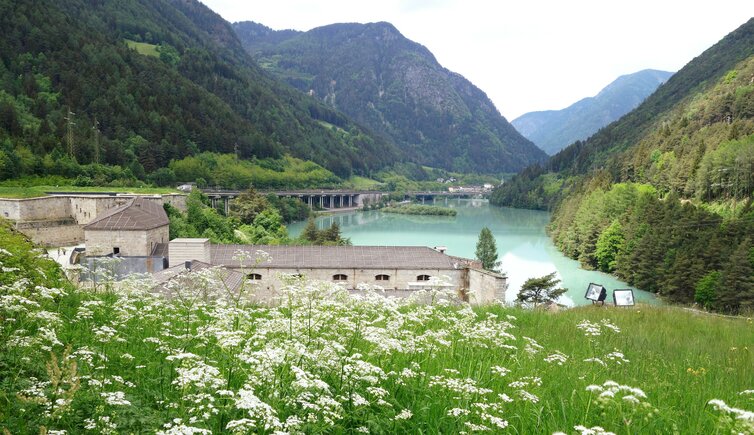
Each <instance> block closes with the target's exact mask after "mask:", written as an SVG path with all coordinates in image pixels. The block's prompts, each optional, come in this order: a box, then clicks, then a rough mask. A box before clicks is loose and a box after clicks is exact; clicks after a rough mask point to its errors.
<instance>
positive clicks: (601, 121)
mask: <svg viewBox="0 0 754 435" xmlns="http://www.w3.org/2000/svg"><path fill="white" fill-rule="evenodd" d="M672 75H673V73H671V72H667V71H658V70H652V69H645V70H642V71H639V72H636V73H633V74H627V75H623V76H620V77H618V78H617V79H616V80H615V81H614V82H612V83H610V84H609V85H607V86H606V87H605V88H604V89H602V90H601V91H600V92H599V93H598V94H597V95H596V96H594V97H588V98H584V99H582V100H579V101H577V102H576V103H573V104H572V105H570V106H568V107H566V108H565V109H562V110H544V111H539V112H529V113H526V114H524V115H521V116H519V117H518V118H516V119H514V120H513V121H511V124H513V126H514V127H516V130H518V131H519V132H520V133H521V134H522V135H524V137H526V138H527V139H529V140H531V141H532V142H534V143H535V144H536V145H537V146H538V147H540V148H541V149H542V150H544V151H545V152H546V153H547V154H550V155H552V154H555V153H557V152H558V151H560V150H562V149H563V148H565V147H566V146H568V145H570V144H572V143H574V142H576V141H577V140H584V139H586V138H588V137H589V136H591V135H592V134H594V133H595V132H596V131H597V130H599V129H600V128H602V127H604V126H606V125H608V124H610V123H611V122H613V121H615V120H617V119H618V118H620V117H621V116H623V115H625V114H626V113H628V112H630V111H631V110H633V109H634V108H636V106H638V105H639V104H640V103H641V102H642V101H644V99H645V98H647V97H648V96H649V95H650V94H652V92H654V91H655V90H656V89H657V87H658V86H660V85H662V84H663V83H665V82H666V81H667V80H668V78H670V76H672Z"/></svg>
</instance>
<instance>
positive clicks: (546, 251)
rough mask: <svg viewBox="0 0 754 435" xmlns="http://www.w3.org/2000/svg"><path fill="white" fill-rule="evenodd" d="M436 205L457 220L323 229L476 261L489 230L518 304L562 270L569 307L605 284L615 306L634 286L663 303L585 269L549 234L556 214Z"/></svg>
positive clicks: (367, 218) (347, 218)
mask: <svg viewBox="0 0 754 435" xmlns="http://www.w3.org/2000/svg"><path fill="white" fill-rule="evenodd" d="M435 204H436V205H440V206H444V207H451V208H453V209H455V210H457V212H458V215H457V216H455V217H443V216H410V215H400V214H392V213H382V212H380V211H368V212H360V211H359V212H350V213H343V214H332V215H326V216H320V217H318V218H317V221H316V222H317V226H318V228H320V229H321V228H325V227H329V226H330V225H331V224H332V223H333V222H334V221H337V222H338V224H339V225H340V227H341V230H342V233H343V235H344V236H345V237H349V238H350V239H351V242H352V243H353V244H354V245H381V246H385V245H396V246H430V247H434V246H445V247H447V248H448V250H447V253H448V254H449V255H455V256H458V257H466V258H474V257H475V254H474V251H475V250H476V243H477V240H478V238H479V232H480V231H481V229H482V228H483V227H485V226H486V227H489V228H490V230H492V234H493V235H494V236H495V241H496V242H497V249H498V259H499V260H501V261H502V266H501V268H502V270H503V272H505V273H506V274H507V275H508V283H509V284H508V292H507V293H506V300H508V301H513V300H515V298H516V294H518V291H519V290H520V289H521V285H522V284H523V283H524V281H526V279H528V278H532V277H539V276H542V275H546V274H548V273H551V272H557V277H558V278H559V279H560V280H561V284H560V285H561V286H562V287H565V288H567V289H568V293H566V294H565V295H564V296H563V298H562V299H561V301H560V302H561V303H564V304H566V305H571V306H572V305H584V304H589V303H591V302H590V301H588V300H586V299H584V293H585V292H586V288H587V286H589V283H597V284H602V285H603V286H605V288H607V290H608V299H607V302H612V290H614V289H624V288H632V289H633V290H634V296H635V298H636V300H637V302H645V303H658V301H657V299H656V298H655V296H654V295H653V294H651V293H648V292H644V291H641V290H638V289H636V288H634V287H630V286H628V285H627V284H626V283H624V282H622V281H620V280H618V279H616V278H614V277H612V276H610V275H608V274H605V273H601V272H596V271H589V270H584V269H582V268H580V267H579V263H578V262H577V261H575V260H571V259H570V258H567V257H565V256H564V255H563V254H561V253H560V252H559V251H558V250H557V249H556V248H555V246H554V245H553V243H552V241H551V240H550V238H549V237H548V236H547V234H546V233H545V226H546V225H547V223H548V222H549V219H550V214H549V213H547V212H543V211H536V210H521V209H515V208H505V207H494V206H490V205H489V202H488V201H487V200H481V199H448V200H438V201H437V202H436V203H435ZM305 225H306V223H305V222H297V223H294V224H292V225H290V226H289V227H288V230H289V232H290V234H291V236H293V237H295V236H298V235H299V234H300V233H301V231H303V229H304V226H305Z"/></svg>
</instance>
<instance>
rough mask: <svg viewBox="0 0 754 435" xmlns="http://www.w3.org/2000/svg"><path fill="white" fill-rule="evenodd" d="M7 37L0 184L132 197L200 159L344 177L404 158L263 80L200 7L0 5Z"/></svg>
mask: <svg viewBox="0 0 754 435" xmlns="http://www.w3.org/2000/svg"><path fill="white" fill-rule="evenodd" d="M0 25H2V28H3V38H2V39H1V40H0V59H1V60H2V62H0V179H7V178H15V177H19V176H27V175H35V174H44V175H61V176H65V177H68V178H75V177H77V176H86V177H90V178H97V179H100V180H104V181H105V182H112V181H113V180H121V181H120V182H123V183H131V182H133V180H137V179H140V180H144V179H148V175H149V174H150V173H154V172H155V171H157V170H158V169H160V168H166V167H167V166H168V164H169V162H170V161H171V160H172V159H181V158H184V157H186V156H189V155H194V154H197V153H199V152H202V151H210V152H217V153H233V154H235V155H237V156H239V157H240V158H249V157H252V156H256V157H258V158H265V157H275V158H279V157H282V156H283V155H284V154H286V153H289V154H292V155H293V156H295V157H299V158H302V159H306V160H313V161H315V162H317V163H319V164H321V165H323V166H325V167H326V168H328V169H330V170H332V171H333V172H335V173H336V174H337V175H338V176H341V177H347V176H349V175H351V174H352V173H364V174H366V173H369V172H370V171H372V170H376V169H379V168H383V167H385V166H387V165H389V164H391V163H393V162H395V161H396V160H398V159H399V158H402V157H401V156H402V154H401V153H400V152H399V151H398V150H397V149H396V148H395V147H394V146H393V145H392V144H391V143H390V142H389V141H386V140H384V139H382V138H380V137H378V136H375V135H373V134H371V133H370V132H368V131H367V130H365V129H363V128H361V127H359V126H358V125H356V124H355V123H353V122H352V121H350V120H348V119H347V118H346V117H345V116H344V115H342V114H341V113H339V112H337V111H335V110H333V109H331V108H328V107H327V106H326V105H324V104H321V103H319V102H318V101H317V100H316V99H313V98H309V97H307V96H305V95H303V94H301V93H300V92H298V91H296V90H295V89H293V88H291V87H289V86H287V85H285V84H282V83H280V82H278V81H276V80H275V79H273V78H272V77H270V76H269V75H268V74H267V73H265V72H264V71H262V70H261V69H260V68H259V67H258V66H257V65H256V63H255V62H254V61H253V60H252V59H251V58H250V56H248V55H247V54H246V53H245V51H244V50H243V48H242V47H241V44H240V42H239V41H238V38H237V37H236V35H235V33H234V32H233V29H232V28H231V26H230V24H229V23H227V22H225V21H224V20H222V19H221V18H220V17H219V16H218V15H217V14H215V13H214V12H212V11H211V10H209V9H208V8H207V7H205V6H204V5H202V4H201V3H199V2H197V1H194V0H188V1H173V0H157V1H146V0H125V1H117V2H116V1H104V2H84V1H82V0H63V1H50V0H42V1H34V2H28V1H22V2H18V1H11V0H0ZM323 123H326V124H323ZM167 170H168V169H164V170H163V171H167Z"/></svg>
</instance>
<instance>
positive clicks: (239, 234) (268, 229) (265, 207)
mask: <svg viewBox="0 0 754 435" xmlns="http://www.w3.org/2000/svg"><path fill="white" fill-rule="evenodd" d="M165 210H166V212H167V214H168V218H169V219H170V239H171V240H172V239H174V238H181V237H190V238H195V237H201V238H207V239H210V241H211V242H212V243H223V244H227V243H248V244H258V245H282V244H288V243H290V237H289V236H288V230H287V228H286V227H285V225H284V221H283V217H282V216H281V214H280V211H279V210H278V209H277V208H276V207H274V206H272V205H271V204H270V203H269V202H268V201H267V200H266V198H265V197H264V196H262V195H258V194H256V192H252V193H251V194H250V195H246V196H244V197H241V199H240V201H234V202H233V203H232V208H231V213H230V214H229V215H228V216H225V215H224V214H223V213H221V212H220V211H218V210H216V209H214V208H212V207H211V206H210V201H209V199H208V198H207V197H206V196H205V195H203V194H202V193H201V192H199V191H194V192H192V193H191V194H190V195H189V197H188V198H187V200H186V213H182V212H180V211H179V210H178V209H176V208H174V207H171V206H170V205H166V206H165Z"/></svg>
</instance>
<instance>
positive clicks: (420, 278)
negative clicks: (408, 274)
mask: <svg viewBox="0 0 754 435" xmlns="http://www.w3.org/2000/svg"><path fill="white" fill-rule="evenodd" d="M416 280H417V281H429V275H417V277H416Z"/></svg>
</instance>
